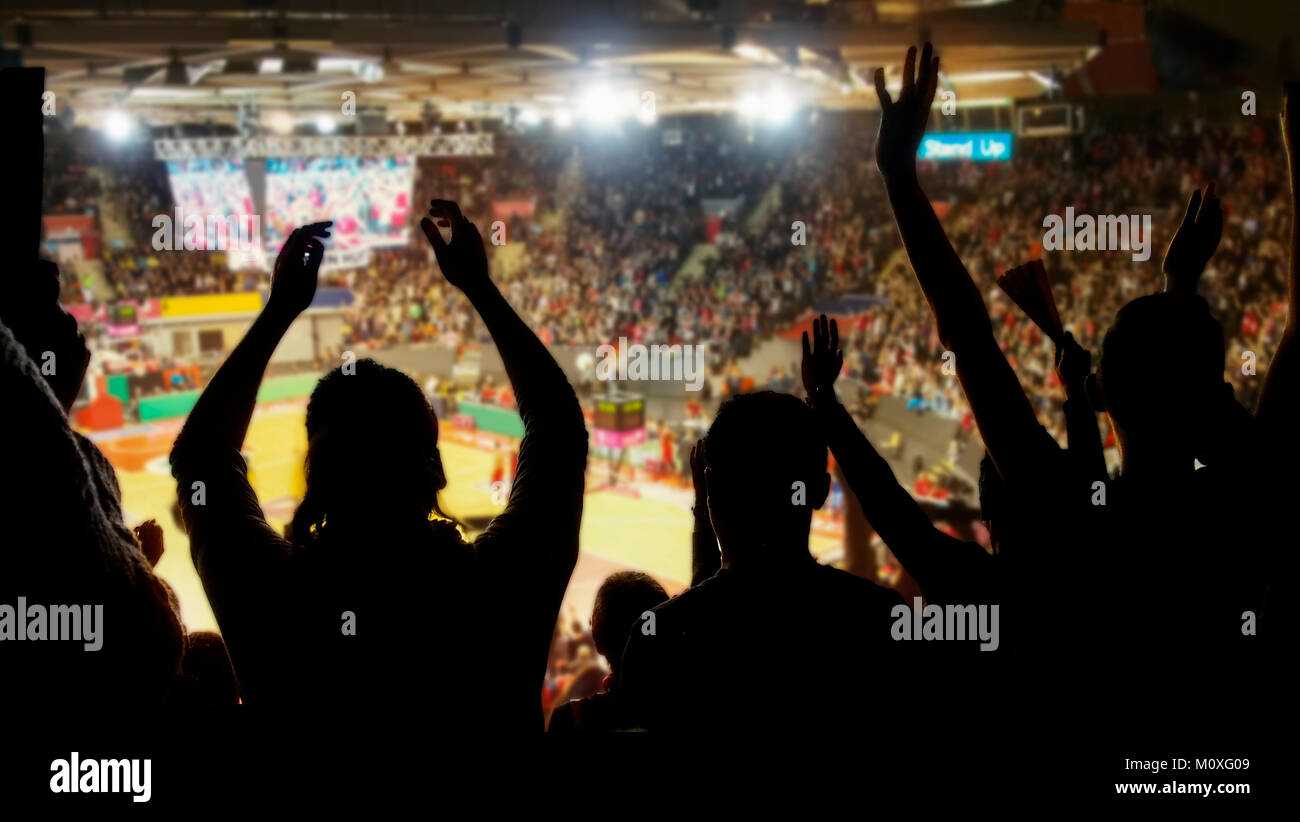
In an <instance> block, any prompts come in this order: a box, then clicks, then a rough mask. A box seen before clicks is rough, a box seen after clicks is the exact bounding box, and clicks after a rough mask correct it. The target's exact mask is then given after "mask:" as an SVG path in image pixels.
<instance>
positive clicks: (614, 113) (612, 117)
mask: <svg viewBox="0 0 1300 822" xmlns="http://www.w3.org/2000/svg"><path fill="white" fill-rule="evenodd" d="M622 103H623V101H622V100H620V99H619V98H618V97H617V96H616V95H615V94H613V93H612V92H611V91H610V90H609V88H607V87H606V86H592V87H591V88H589V89H587V90H586V91H585V92H584V93H583V95H582V113H583V116H584V117H586V119H587V120H588V121H589V122H591V123H593V124H596V125H610V124H612V123H614V122H615V121H617V120H618V118H619V116H620V115H621V114H622V113H623V112H622V111H621V109H622Z"/></svg>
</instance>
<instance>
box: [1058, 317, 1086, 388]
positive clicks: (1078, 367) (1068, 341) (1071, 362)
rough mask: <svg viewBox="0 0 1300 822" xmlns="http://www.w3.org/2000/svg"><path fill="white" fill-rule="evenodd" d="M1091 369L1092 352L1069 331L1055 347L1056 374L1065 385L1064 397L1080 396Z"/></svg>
mask: <svg viewBox="0 0 1300 822" xmlns="http://www.w3.org/2000/svg"><path fill="white" fill-rule="evenodd" d="M1091 371H1092V353H1091V352H1089V351H1088V349H1086V348H1084V347H1083V346H1081V345H1079V342H1078V341H1077V340H1075V339H1074V335H1073V334H1071V333H1070V332H1069V331H1067V332H1065V336H1064V337H1062V339H1061V344H1060V345H1058V346H1057V347H1056V375H1057V376H1058V377H1060V378H1061V384H1062V385H1063V386H1065V396H1066V399H1073V398H1075V397H1082V396H1083V395H1084V394H1083V382H1084V380H1085V379H1087V377H1088V374H1089V373H1091Z"/></svg>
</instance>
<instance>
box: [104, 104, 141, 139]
mask: <svg viewBox="0 0 1300 822" xmlns="http://www.w3.org/2000/svg"><path fill="white" fill-rule="evenodd" d="M134 128H135V125H134V123H132V122H131V118H130V117H128V116H126V114H125V113H123V112H121V111H116V110H114V111H110V112H109V113H108V114H106V115H105V116H104V133H105V134H107V135H108V139H110V140H112V141H114V142H118V143H120V142H122V141H123V140H125V139H126V138H127V137H130V136H131V132H132V130H133V129H134Z"/></svg>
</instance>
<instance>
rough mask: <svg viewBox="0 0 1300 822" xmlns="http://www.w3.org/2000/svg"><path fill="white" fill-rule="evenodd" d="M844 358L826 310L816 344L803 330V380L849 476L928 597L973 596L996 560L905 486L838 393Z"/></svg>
mask: <svg viewBox="0 0 1300 822" xmlns="http://www.w3.org/2000/svg"><path fill="white" fill-rule="evenodd" d="M843 363H844V356H843V354H842V353H841V352H840V350H839V328H838V327H837V325H836V323H835V321H834V320H831V321H830V322H829V323H827V320H826V315H824V314H823V315H822V317H821V319H819V320H814V321H813V344H812V346H811V347H810V346H809V344H808V332H806V331H805V332H804V335H803V383H804V388H805V389H806V390H807V392H808V402H809V404H810V405H812V407H813V410H814V412H815V413H816V415H817V421H818V424H819V425H820V427H821V429H822V431H823V432H824V434H825V436H826V440H827V443H828V444H829V445H830V449H831V453H832V454H834V455H835V461H836V462H837V463H839V466H840V470H841V471H843V472H844V481H845V482H846V483H847V484H848V486H849V490H851V491H852V492H853V495H854V496H855V497H857V500H858V503H859V504H860V505H861V506H862V512H863V514H865V515H866V518H867V522H868V523H870V524H871V527H872V528H874V529H875V531H876V533H878V534H880V538H881V539H883V540H884V541H885V544H886V545H887V546H889V550H890V551H892V552H893V553H894V556H896V557H898V561H899V562H901V563H902V564H903V567H904V568H906V569H907V572H908V573H909V574H911V575H912V577H913V578H914V579H915V580H916V583H917V584H918V585H919V586H921V590H922V591H923V592H924V593H925V595H926V597H927V598H929V599H930V600H932V601H935V602H958V601H961V602H969V601H971V599H972V598H978V595H975V596H974V597H973V596H972V593H973V591H974V589H976V588H978V587H979V586H980V583H981V582H982V580H981V579H980V577H981V576H982V575H983V574H984V573H985V571H986V570H987V564H988V562H989V561H990V560H991V559H992V558H991V557H990V556H989V555H988V554H986V553H985V552H984V549H983V548H980V547H979V546H978V545H976V544H975V543H971V542H964V541H962V540H959V539H956V538H954V537H951V536H949V535H948V534H945V533H944V532H943V531H940V530H939V529H938V528H936V527H935V526H934V523H932V522H931V521H930V518H929V517H928V516H926V514H925V512H924V511H923V510H922V509H921V506H920V505H919V504H918V503H917V501H916V499H915V498H914V497H913V496H912V495H911V494H910V493H908V491H907V489H905V488H903V486H901V485H899V484H898V480H897V479H896V478H895V477H894V472H893V471H892V470H891V469H890V467H889V463H888V462H886V461H885V459H884V457H882V456H880V454H879V453H878V452H877V451H876V449H875V448H873V447H872V446H871V442H870V441H869V440H868V439H867V437H866V435H865V434H863V433H862V429H860V428H859V427H858V424H857V423H856V422H855V421H854V420H853V417H852V415H850V414H849V412H848V410H847V409H846V408H845V407H844V406H843V405H841V404H840V402H839V400H838V399H836V397H835V389H834V382H835V377H836V376H837V375H838V374H839V371H840V366H841V365H843Z"/></svg>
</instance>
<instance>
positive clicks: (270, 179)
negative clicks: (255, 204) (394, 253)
mask: <svg viewBox="0 0 1300 822" xmlns="http://www.w3.org/2000/svg"><path fill="white" fill-rule="evenodd" d="M414 179H415V165H414V162H413V159H412V158H411V157H276V158H272V159H269V160H267V161H266V221H265V225H266V245H267V249H268V251H276V250H278V249H279V247H280V246H281V245H282V244H283V243H284V240H285V238H286V237H288V236H289V232H290V231H292V230H293V229H294V228H295V227H296V226H300V225H303V224H305V223H312V222H318V221H321V220H333V221H334V227H333V229H332V231H331V236H332V239H331V241H330V243H329V245H330V247H331V252H332V253H331V255H330V256H333V257H335V258H336V260H338V261H340V262H341V263H343V264H346V261H347V260H348V259H350V258H353V257H355V256H356V252H364V254H367V255H368V252H369V250H370V249H372V248H376V247H381V246H394V245H403V244H405V243H406V241H407V238H408V234H407V232H408V230H409V224H408V219H409V216H410V210H411V188H412V185H413V183H414ZM330 262H331V260H330V259H329V258H328V257H327V259H326V263H327V264H328V263H330Z"/></svg>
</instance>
